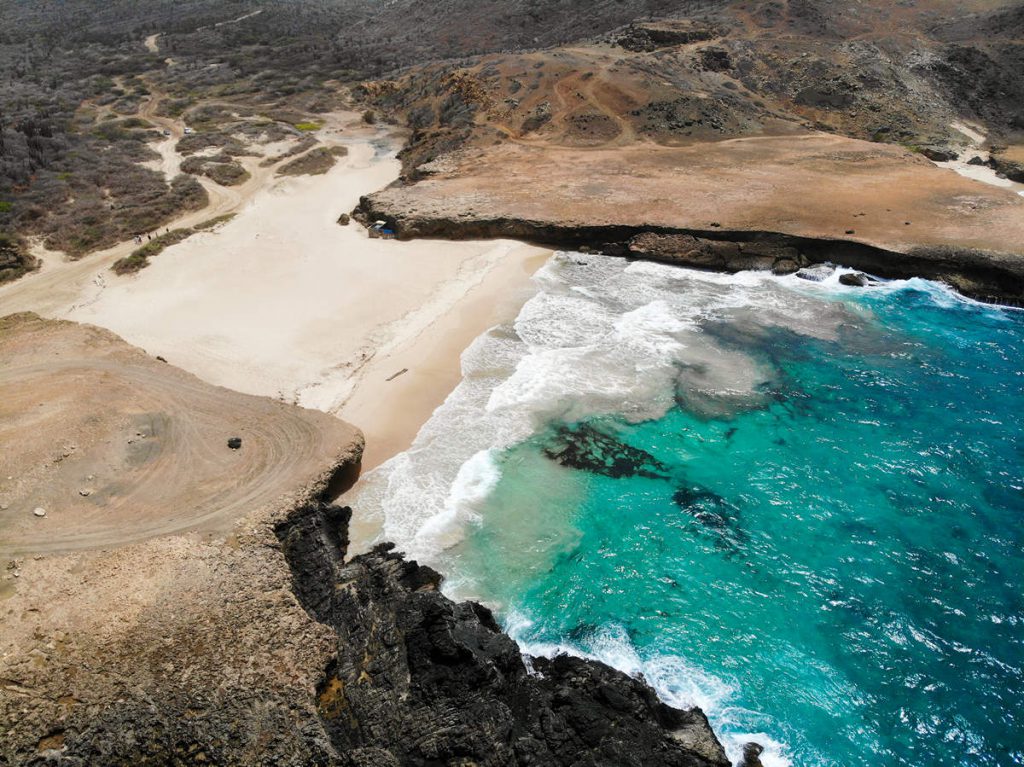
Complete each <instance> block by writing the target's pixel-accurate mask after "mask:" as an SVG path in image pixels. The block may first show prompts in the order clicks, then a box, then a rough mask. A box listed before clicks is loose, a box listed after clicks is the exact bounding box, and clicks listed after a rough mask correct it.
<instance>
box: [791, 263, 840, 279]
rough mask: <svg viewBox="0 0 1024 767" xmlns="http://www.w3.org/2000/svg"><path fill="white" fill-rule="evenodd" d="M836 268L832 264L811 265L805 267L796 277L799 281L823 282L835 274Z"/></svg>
mask: <svg viewBox="0 0 1024 767" xmlns="http://www.w3.org/2000/svg"><path fill="white" fill-rule="evenodd" d="M835 270H836V267H835V266H834V265H833V264H828V263H825V264H812V265H811V266H805V267H804V268H803V269H801V270H800V271H799V272H797V273H796V276H797V277H799V278H800V279H801V280H809V281H810V282H824V281H825V280H827V279H828V278H829V277H831V276H832V274H833V272H835Z"/></svg>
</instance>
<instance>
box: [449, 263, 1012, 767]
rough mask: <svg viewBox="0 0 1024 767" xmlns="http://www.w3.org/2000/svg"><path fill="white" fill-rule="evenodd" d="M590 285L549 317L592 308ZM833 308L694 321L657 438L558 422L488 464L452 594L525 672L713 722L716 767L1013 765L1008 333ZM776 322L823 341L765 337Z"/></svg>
mask: <svg viewBox="0 0 1024 767" xmlns="http://www.w3.org/2000/svg"><path fill="white" fill-rule="evenodd" d="M570 267H571V268H576V267H575V266H573V265H572V264H568V263H567V264H566V266H565V268H566V269H569V268H570ZM589 267H590V268H591V269H592V268H594V265H593V263H591V264H589ZM579 268H580V270H583V268H584V266H580V267H579ZM609 268H611V267H609ZM659 268H660V267H659ZM584 273H585V272H583V271H580V274H584ZM616 274H617V273H616ZM651 274H654V273H653V272H651V273H650V274H647V275H645V278H646V279H647V280H648V281H650V280H651V279H652V277H651ZM658 274H660V272H659V273H658ZM615 279H618V278H617V277H616V278H615ZM659 279H660V277H659ZM665 279H669V278H668V277H666V278H665ZM695 279H696V278H695ZM702 279H703V278H702ZM606 282H607V283H608V284H609V285H612V287H610V288H609V289H613V288H614V285H613V284H612V283H613V282H614V280H613V279H612V278H611V277H608V278H602V280H595V281H594V284H593V285H589V286H586V287H585V289H578V290H577V291H576V293H571V292H570V291H569V290H568V289H566V290H564V291H563V293H564V295H565V296H567V298H566V300H570V299H571V300H573V301H575V300H576V299H577V297H578V296H580V295H582V296H584V297H585V298H586V300H591V299H593V300H597V299H596V298H594V297H595V296H597V297H598V298H600V296H599V295H598V294H599V293H600V291H601V290H603V284H604V283H606ZM698 282H699V280H698ZM832 284H833V287H832V288H823V287H817V286H811V285H806V286H804V285H801V284H800V283H799V282H798V281H794V280H792V279H790V280H789V281H777V282H775V283H773V284H772V285H770V286H769V288H770V290H771V291H773V292H772V294H771V295H772V296H775V298H772V300H771V301H770V302H767V299H766V303H765V304H764V305H763V306H762V305H761V304H758V303H757V301H753V302H751V301H749V300H748V301H747V302H746V303H745V304H744V305H743V306H740V304H741V303H742V302H737V303H736V306H738V307H740V308H739V309H737V310H736V311H732V310H730V309H728V308H726V309H716V310H715V311H714V312H711V311H700V312H697V313H696V314H694V315H692V316H688V317H685V318H684V319H685V321H686V323H687V324H686V326H685V327H683V326H680V327H678V328H675V329H674V330H672V333H675V336H674V337H676V338H679V337H684V336H685V339H687V340H684V341H683V342H682V344H683V346H687V348H688V349H690V351H691V352H695V351H696V350H697V347H696V346H695V345H694V342H693V341H692V339H693V338H695V337H697V336H703V337H705V338H708V339H713V340H714V346H713V352H707V353H705V352H701V355H703V356H700V355H699V356H700V361H699V362H695V363H692V364H691V363H690V362H688V359H689V358H688V357H687V352H680V353H679V354H675V352H673V355H675V356H674V357H673V360H672V361H671V363H670V364H671V365H672V366H674V369H675V370H676V371H677V372H678V376H677V377H676V378H670V379H668V380H673V381H674V384H673V385H674V386H675V387H676V389H675V390H674V391H672V392H670V397H671V399H670V405H669V407H668V409H667V412H665V408H664V407H662V408H661V411H660V412H659V414H658V415H657V417H654V418H653V419H645V418H644V417H643V416H642V415H641V416H638V415H637V413H636V412H635V407H633V408H632V410H631V412H629V413H615V412H608V409H607V408H605V409H604V411H601V410H600V409H597V410H596V411H595V413H594V414H591V415H586V416H585V417H582V418H578V417H576V415H577V414H576V412H575V411H574V410H573V408H572V407H569V406H568V405H565V402H564V401H563V400H559V401H560V402H562V410H563V411H564V413H565V414H567V415H566V416H565V417H560V416H551V414H550V412H548V411H546V412H547V413H548V414H547V415H546V416H545V418H544V419H542V420H539V421H537V422H536V423H534V425H533V434H532V436H528V437H527V438H525V439H518V440H516V441H515V443H514V444H509V445H502V446H501V447H500V449H499V450H496V451H494V452H493V463H494V465H495V467H496V469H497V471H498V472H500V478H497V477H498V475H497V474H494V476H495V477H496V479H495V480H494V483H493V484H492V485H488V484H486V483H484V485H483V489H482V490H481V492H480V493H479V496H480V497H479V498H478V499H477V500H476V501H475V506H474V511H473V515H472V520H471V521H469V522H465V523H464V525H463V527H464V533H463V535H462V537H460V538H459V539H458V542H457V543H455V544H453V545H449V547H448V549H447V550H448V555H447V560H448V561H447V564H446V565H445V566H446V568H447V569H448V570H449V571H450V572H451V573H452V574H453V578H455V579H456V581H457V583H458V584H460V585H459V589H461V590H462V591H465V592H468V593H472V594H473V595H475V596H478V597H480V598H483V599H485V600H488V601H489V602H491V603H494V604H496V605H498V607H499V610H500V613H501V615H502V617H503V619H504V620H505V621H506V625H508V626H509V627H510V629H511V630H513V631H514V633H515V634H516V635H517V637H518V638H519V639H520V640H521V641H523V642H524V643H525V644H526V645H527V646H528V647H530V648H531V649H534V650H539V651H548V652H551V651H554V650H555V649H556V648H559V647H560V648H571V649H572V650H574V651H576V652H582V653H586V654H590V655H593V656H596V657H600V658H602V659H604V660H606V661H609V662H612V663H615V664H616V665H618V666H619V667H621V668H624V669H626V670H629V671H636V672H642V673H644V674H645V675H646V677H647V678H648V679H649V680H650V681H651V682H652V684H654V685H655V686H656V688H657V689H658V691H659V693H660V694H661V695H662V696H663V697H665V698H666V699H668V700H669V701H670V702H676V703H679V704H687V703H698V704H701V705H703V706H704V707H705V708H706V709H707V710H708V712H709V713H710V715H711V718H712V721H713V724H714V725H715V726H716V728H717V729H718V730H719V732H720V733H722V736H723V740H724V741H725V742H726V743H727V745H728V746H729V748H730V751H731V752H732V753H736V749H737V746H738V745H739V744H740V743H741V742H742V741H744V740H747V739H754V740H759V741H760V742H762V744H763V745H766V746H768V751H767V753H766V754H765V757H766V758H767V760H768V761H767V762H766V763H773V764H786V763H790V764H792V765H799V766H800V767H820V766H821V765H842V766H843V767H855V766H859V765H863V766H864V767H887V766H889V765H913V766H914V767H940V766H942V767H949V766H950V765H1000V766H1002V765H1014V764H1024V624H1022V621H1024V554H1022V551H1024V549H1022V547H1024V490H1022V488H1024V418H1022V412H1021V411H1022V406H1024V312H1015V311H1011V310H1001V309H996V308H992V307H983V306H979V305H977V304H973V303H971V302H966V301H961V300H957V299H955V298H953V297H951V294H950V293H949V292H948V291H945V290H944V289H939V288H937V287H935V286H933V285H929V284H928V283H923V282H920V281H911V282H909V283H900V286H899V287H898V288H897V287H893V286H888V287H884V288H877V289H862V290H854V289H849V290H845V289H840V288H837V287H835V283H834V282H833V283H832ZM766 285H767V283H766ZM712 287H713V288H714V290H716V291H718V292H719V293H720V294H721V295H720V298H719V304H718V305H719V306H725V307H728V306H729V304H728V296H729V295H730V294H729V290H730V288H729V287H728V286H727V285H724V284H723V283H721V282H717V283H715V284H714V285H713V286H712ZM686 289H690V290H693V291H698V290H703V289H704V288H701V287H700V284H698V283H697V282H695V283H693V284H692V285H689V288H687V286H686V285H679V286H676V287H675V288H673V289H672V290H674V291H676V292H678V291H683V290H686ZM709 289H710V288H709ZM759 289H760V288H757V290H759ZM766 289H768V288H766ZM548 290H549V292H551V291H552V290H554V291H555V292H558V291H557V290H556V289H555V288H552V287H550V286H549V287H548ZM666 291H668V288H666ZM815 291H817V292H815ZM748 292H750V295H755V292H756V291H755V288H750V289H749V290H748ZM672 294H673V295H674V294H675V293H672ZM665 295H666V296H668V295H670V293H669V292H666V293H665ZM692 295H696V292H695V293H693V294H692ZM787 295H791V296H793V297H794V299H793V300H796V299H797V298H799V300H800V301H802V302H803V304H801V307H802V308H801V309H800V311H801V312H803V313H804V316H803V320H802V322H803V323H804V324H805V325H810V326H813V325H814V321H813V316H812V317H811V318H810V320H808V315H807V313H808V312H810V314H811V315H813V314H814V312H815V311H818V310H815V309H814V307H815V306H819V307H820V312H821V316H823V317H827V321H823V322H822V325H823V327H824V326H825V325H827V326H828V332H820V333H819V332H796V331H794V330H793V329H791V328H788V327H786V326H785V323H781V324H780V323H779V322H773V323H767V324H760V323H759V316H761V313H762V312H764V313H765V314H766V313H768V312H769V311H771V312H773V313H775V315H778V314H779V313H784V312H785V311H786V308H785V307H786V306H787V301H788V299H786V298H785V296H787ZM779 296H782V298H778V297H779ZM755 297H756V296H755ZM579 300H584V299H582V298H581V299H579ZM616 300H618V299H616ZM621 300H622V301H626V299H621ZM666 301H668V299H657V307H658V308H659V311H661V312H662V314H663V315H665V316H667V317H670V316H671V314H672V312H673V311H675V310H674V309H673V307H672V305H671V304H670V302H669V303H665V302H666ZM650 302H651V298H650V297H649V296H648V297H645V298H643V300H642V302H640V303H645V305H647V304H650ZM808 302H810V304H808ZM640 303H637V306H639V305H640ZM613 304H614V302H611V303H607V302H606V304H605V305H606V307H612V308H608V309H607V311H606V312H605V313H606V314H607V313H610V312H612V311H613V309H614V311H615V312H620V314H621V313H626V312H628V311H632V310H633V307H632V306H625V305H623V306H618V305H615V306H613ZM687 306H690V304H687ZM808 306H810V308H809V309H808ZM766 307H768V308H766ZM630 316H631V317H633V316H635V312H634V314H632V315H630ZM645 316H646V315H645ZM651 316H653V315H651ZM659 316H661V315H659ZM655 321H660V320H657V319H656V318H655V319H651V318H650V317H647V319H644V322H647V323H648V325H645V327H650V323H651V322H655ZM528 322H529V318H528V317H527V318H521V320H520V326H519V330H520V335H523V334H524V333H525V332H526V331H528V330H529V328H528V327H527V325H528ZM621 324H622V323H621V322H620V323H619V325H617V327H620V328H621ZM559 332H562V331H561V330H560V331H559ZM594 332H596V331H594ZM645 337H648V338H649V337H650V332H647V333H646V336H645ZM538 343H539V342H538ZM570 343H575V342H574V341H573V342H570V341H566V342H564V343H563V342H561V341H559V342H557V343H553V346H552V348H553V349H556V350H557V349H563V350H564V349H565V348H566V347H567V345H569V344H570ZM659 348H661V347H659ZM545 353H547V352H545ZM655 353H657V350H655ZM553 354H554V352H552V353H551V355H553ZM551 355H548V357H551ZM729 355H736V358H737V359H742V360H745V361H746V362H745V364H744V366H743V369H742V370H743V371H747V372H744V373H742V374H743V375H747V376H748V377H749V375H751V374H750V373H749V371H750V370H754V371H756V376H755V378H756V380H754V381H753V382H752V385H751V386H750V387H749V388H750V391H747V392H745V393H741V394H742V396H740V395H737V396H736V397H735V398H730V393H729V391H728V390H727V389H728V387H725V389H723V387H722V384H721V381H715V382H713V383H714V385H711V384H708V386H702V385H701V381H702V379H701V376H705V375H706V374H707V370H708V369H709V366H713V364H715V363H713V361H712V362H709V360H710V359H711V358H712V357H713V358H714V359H716V360H717V359H724V358H727V357H729ZM535 356H536V355H535ZM581 359H583V357H582V356H581ZM630 364H631V365H633V367H634V368H635V371H634V372H635V375H636V376H639V377H643V376H645V375H646V374H647V373H646V372H645V369H644V368H643V366H642V365H640V364H635V363H633V362H631V363H630ZM523 367H524V366H523V364H519V366H518V371H519V374H520V375H522V374H523ZM577 369H578V366H577ZM660 369H661V368H659V370H660ZM730 369H732V368H730ZM737 370H738V369H737ZM741 372H742V371H741ZM741 372H737V373H735V375H740V374H741ZM599 384H600V382H598V381H591V382H590V384H588V386H590V387H592V388H593V389H594V390H595V391H596V390H597V389H599V388H600V385H599ZM716 387H717V388H716ZM708 392H710V394H708ZM663 393H664V392H662V394H663ZM597 394H598V395H600V394H601V392H598V393H597ZM560 396H561V395H560ZM566 396H571V392H569V394H568V395H566ZM580 396H581V397H591V399H593V397H594V396H597V395H595V393H594V391H587V392H581V394H580ZM602 396H603V395H602ZM563 399H564V398H563ZM605 399H607V397H606V398H605ZM672 401H674V402H675V404H674V405H671V402H672ZM496 402H497V400H496V398H495V397H494V396H492V397H491V399H490V404H489V405H488V407H489V408H491V410H494V409H495V408H496V407H497V405H496V404H495V403H496ZM498 404H499V405H500V402H499V403H498ZM634 404H635V403H634ZM559 412H562V411H559Z"/></svg>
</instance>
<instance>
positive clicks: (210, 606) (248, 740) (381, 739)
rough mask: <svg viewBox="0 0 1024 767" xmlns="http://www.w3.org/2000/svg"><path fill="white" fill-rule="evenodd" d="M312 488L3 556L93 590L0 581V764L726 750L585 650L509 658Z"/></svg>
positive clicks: (639, 760) (714, 762)
mask: <svg viewBox="0 0 1024 767" xmlns="http://www.w3.org/2000/svg"><path fill="white" fill-rule="evenodd" d="M325 481H326V480H325ZM322 486H323V485H322ZM314 498H315V496H311V497H309V498H307V499H306V500H300V501H299V502H298V503H296V505H294V506H293V507H292V510H291V511H289V512H286V513H278V514H271V515H266V516H259V515H257V518H255V519H251V520H247V521H246V523H245V524H243V525H242V527H240V529H239V531H238V533H237V534H236V535H234V536H232V537H231V538H230V539H228V540H226V541H222V542H213V543H205V542H199V541H196V540H195V539H192V538H189V537H177V538H163V539H156V540H154V541H150V542H148V543H145V544H141V545H138V546H131V547H126V548H124V549H120V550H117V551H112V552H102V553H98V554H96V555H95V556H89V555H81V556H78V557H75V558H72V559H69V560H62V559H60V558H56V559H54V558H47V559H44V560H41V561H33V562H26V563H21V564H20V565H19V568H21V569H22V570H23V572H22V579H23V580H22V583H21V586H23V587H27V588H28V593H32V591H33V587H32V586H31V585H29V584H28V583H26V582H25V581H28V580H30V579H33V580H35V579H38V580H39V581H40V582H43V581H45V582H47V583H49V584H50V585H51V586H52V588H53V594H52V595H51V594H36V596H37V597H40V598H49V599H52V600H53V602H54V603H56V604H58V605H59V604H61V602H62V601H70V602H77V601H78V600H79V599H81V598H84V596H83V595H84V594H86V593H89V594H90V595H91V597H92V598H93V600H94V601H95V598H96V596H97V594H98V595H99V596H100V597H101V598H102V599H103V600H106V603H109V609H107V610H106V611H105V612H104V614H103V615H102V617H100V618H99V619H96V616H95V614H94V612H95V611H90V612H89V615H92V616H93V618H94V619H95V620H94V622H95V623H96V625H95V626H93V627H91V628H85V627H82V626H78V627H77V629H76V628H75V627H65V629H66V630H53V629H54V626H53V625H45V624H40V621H39V620H38V615H39V614H40V612H41V607H40V606H38V605H27V604H24V603H22V602H21V601H19V599H20V595H19V596H16V597H14V598H13V599H12V600H8V604H12V603H13V604H14V605H16V607H17V608H18V609H17V610H16V611H15V614H9V615H8V617H9V618H11V620H13V621H14V622H15V623H16V624H17V623H22V622H28V623H31V622H32V621H35V622H36V624H40V625H36V627H35V629H34V633H33V634H32V635H31V637H30V638H29V637H26V638H24V642H23V643H21V644H20V646H19V647H18V648H13V649H12V648H9V647H5V652H4V659H3V661H4V662H3V665H2V673H0V677H2V687H0V723H2V726H3V728H4V732H5V737H4V738H3V743H2V746H0V764H4V765H22V764H30V765H43V764H53V765H68V766H69V767H70V766H71V765H74V766H75V767H79V766H84V765H103V766H104V767H109V766H112V765H133V766H137V765H193V764H215V765H295V766H296V767H298V766H299V765H303V766H305V765H340V766H344V767H371V766H372V767H388V766H395V767H397V766H398V765H417V766H419V765H422V766H423V767H426V766H427V765H430V766H431V767H435V766H437V767H439V766H440V765H451V766H452V767H454V766H455V765H458V766H459V767H468V766H469V765H552V766H554V765H558V766H566V767H568V766H569V765H579V766H580V767H583V766H584V765H587V766H590V767H596V766H597V765H609V767H610V766H611V765H615V766H616V767H618V766H625V765H636V766H637V767H640V765H643V767H659V766H661V765H665V766H666V767H668V766H669V765H671V766H672V767H727V765H728V764H729V762H728V760H727V758H726V756H725V753H724V751H723V749H722V746H721V745H720V743H719V742H718V740H717V739H716V738H715V735H714V734H713V732H712V730H711V728H710V726H709V725H708V721H707V719H706V718H705V716H704V714H703V713H702V712H701V711H700V710H698V709H691V710H685V711H684V710H677V709H674V708H671V707H669V706H667V705H665V704H663V703H661V702H660V701H659V700H658V699H657V697H656V696H655V694H654V692H653V691H652V690H651V688H650V687H648V686H647V685H646V684H645V683H644V682H643V681H642V680H640V679H634V678H630V677H628V676H626V675H625V674H622V673H620V672H617V671H615V670H613V669H611V668H609V667H607V666H604V665H602V664H600V663H596V662H592V661H588V660H581V659H577V658H570V657H559V658H555V659H543V658H535V659H525V658H524V657H523V656H522V655H521V652H520V649H519V647H518V646H517V645H516V643H515V642H514V641H513V640H511V639H510V638H509V637H508V636H507V635H505V634H503V633H502V632H501V630H500V628H499V626H498V624H497V623H496V622H495V620H494V617H493V616H492V615H491V613H490V611H489V610H488V609H487V608H485V607H483V606H481V605H479V604H474V603H470V602H464V603H461V604H456V603H455V602H452V601H451V600H450V599H448V598H447V597H445V596H444V595H443V594H442V593H441V592H440V591H439V590H438V586H439V584H440V582H441V577H440V575H439V574H438V573H436V572H435V571H433V570H431V569H430V568H427V567H423V566H420V565H417V564H416V563H415V562H409V561H407V560H405V559H404V558H403V557H402V555H400V554H398V553H396V552H394V551H393V550H392V548H391V547H390V546H389V545H387V544H385V545H381V546H378V547H377V548H375V549H373V550H372V551H371V552H369V553H367V554H363V555H360V556H357V557H353V558H351V559H346V550H347V547H348V522H349V519H350V516H351V512H350V510H349V509H347V508H340V507H336V506H332V505H328V504H325V503H322V502H320V501H317V500H315V499H314ZM45 567H49V568H50V571H49V572H46V571H44V570H42V569H40V568H45ZM127 582H132V583H134V584H135V587H136V588H138V585H139V584H140V583H141V584H143V586H144V587H145V590H146V591H147V592H151V591H155V593H147V595H146V597H145V599H144V600H132V598H131V597H125V596H124V592H125V591H126V590H127ZM150 587H151V588H150ZM75 589H78V591H79V593H78V596H77V597H76V598H75V599H72V600H67V599H66V597H67V596H68V594H73V593H74V592H75ZM36 590H37V591H38V588H37V589H36ZM126 599H127V601H128V604H127V606H126V604H125V600H126ZM143 603H144V606H143ZM47 609H48V608H43V609H42V612H44V613H45V612H46V610H47ZM68 609H73V605H72V606H69V605H65V606H64V607H62V608H61V609H60V612H62V613H63V612H65V611H66V610H68ZM33 612H34V613H35V614H36V617H35V618H33ZM51 623H52V622H51ZM29 645H32V647H31V649H30V648H29Z"/></svg>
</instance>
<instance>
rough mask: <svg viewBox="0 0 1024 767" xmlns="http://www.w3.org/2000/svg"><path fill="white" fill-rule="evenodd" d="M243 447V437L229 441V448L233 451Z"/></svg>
mask: <svg viewBox="0 0 1024 767" xmlns="http://www.w3.org/2000/svg"><path fill="white" fill-rule="evenodd" d="M241 446H242V438H241V437H232V438H231V439H229V440H228V447H230V448H231V449H232V450H238V449H239V448H240V447H241Z"/></svg>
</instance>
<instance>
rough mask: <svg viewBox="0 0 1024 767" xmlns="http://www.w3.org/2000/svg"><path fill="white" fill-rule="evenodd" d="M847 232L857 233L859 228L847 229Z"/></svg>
mask: <svg viewBox="0 0 1024 767" xmlns="http://www.w3.org/2000/svg"><path fill="white" fill-rule="evenodd" d="M846 233H847V234H857V230H856V229H847V230H846Z"/></svg>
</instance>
